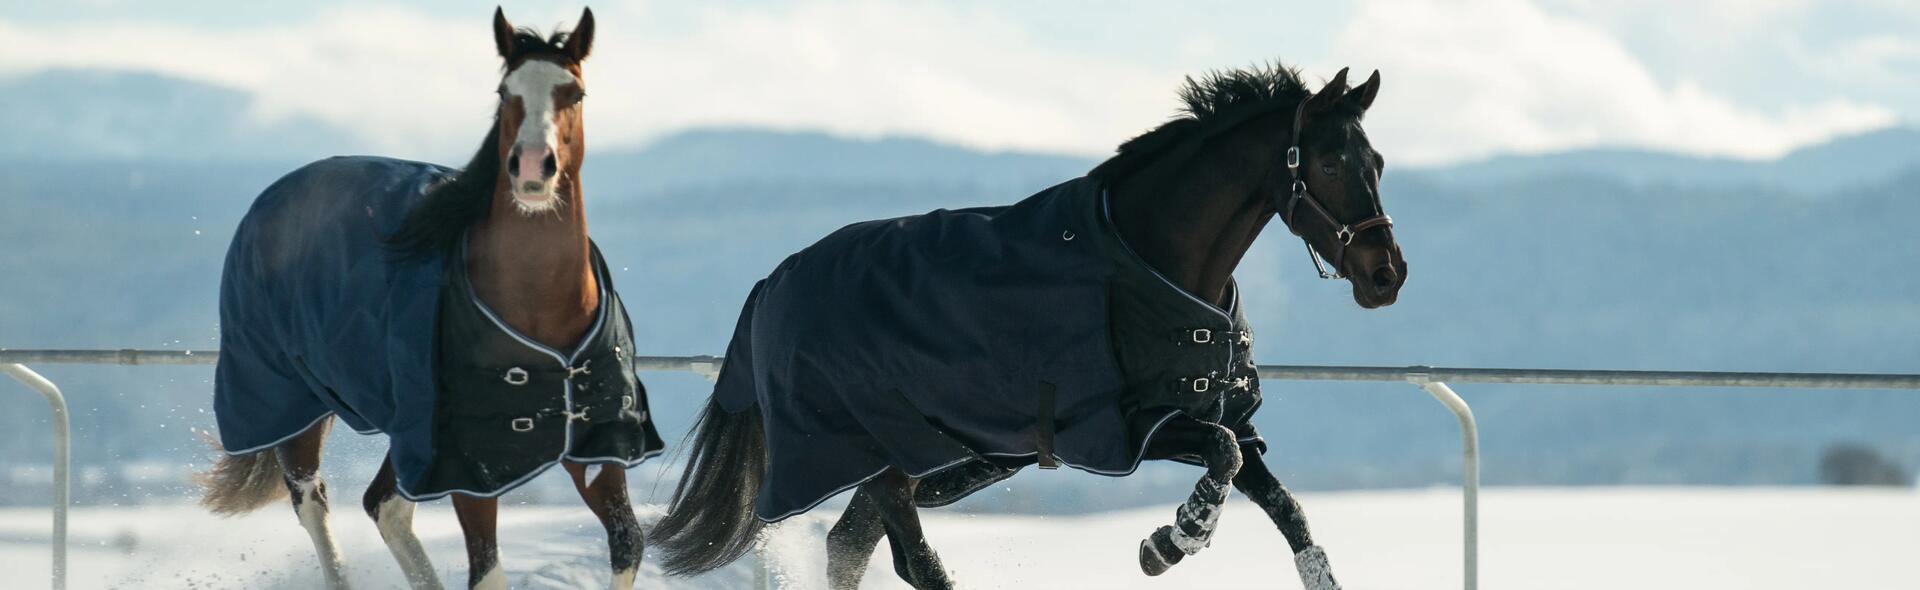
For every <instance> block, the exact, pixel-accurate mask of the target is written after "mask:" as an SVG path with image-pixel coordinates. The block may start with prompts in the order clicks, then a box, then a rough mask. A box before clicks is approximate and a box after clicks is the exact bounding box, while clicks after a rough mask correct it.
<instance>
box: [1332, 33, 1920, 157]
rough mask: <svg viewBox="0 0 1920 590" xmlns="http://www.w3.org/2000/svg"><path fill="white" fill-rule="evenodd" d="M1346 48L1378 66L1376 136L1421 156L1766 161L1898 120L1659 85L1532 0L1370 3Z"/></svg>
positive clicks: (1342, 47)
mask: <svg viewBox="0 0 1920 590" xmlns="http://www.w3.org/2000/svg"><path fill="white" fill-rule="evenodd" d="M1337 43H1338V45H1339V47H1338V50H1337V51H1336V54H1337V55H1340V56H1342V57H1348V58H1352V59H1353V60H1355V61H1356V62H1364V63H1368V64H1378V67H1379V68H1380V69H1381V70H1383V78H1384V80H1385V84H1383V91H1382V92H1381V95H1380V100H1379V102H1377V103H1376V104H1375V107H1374V111H1375V112H1374V113H1371V114H1370V115H1369V125H1368V128H1369V130H1371V131H1372V133H1373V135H1375V136H1376V141H1375V143H1377V144H1381V145H1386V146H1392V151H1393V152H1398V153H1402V154H1404V156H1405V158H1403V159H1407V160H1411V161H1415V162H1441V161H1448V160H1455V159H1459V158H1463V157H1472V156H1475V155H1484V154H1489V153H1494V152H1504V151H1516V150H1517V151H1546V150H1555V149H1565V148H1571V147H1582V146H1594V145H1636V146H1647V147H1655V148H1664V149H1672V150H1678V151H1685V152H1691V153H1697V154H1708V155H1723V156H1735V157H1753V158H1759V157H1769V156H1776V155H1779V154H1781V153H1783V152H1786V151H1788V150H1791V149H1792V148H1794V147H1798V146H1800V145H1804V144H1807V143H1811V142H1817V141H1820V140H1824V139H1827V138H1830V137H1832V136H1835V135H1838V134H1844V133H1848V132H1855V131H1861V130H1865V129H1871V128H1876V127H1881V126H1886V125H1889V124H1893V123H1895V122H1896V121H1897V120H1898V117H1897V115H1896V114H1895V113H1894V112H1892V111H1890V110H1888V109H1886V108H1884V107H1880V106H1877V105H1873V104H1866V103H1860V102H1856V101H1851V100H1847V99H1843V98H1831V99H1826V100H1820V101H1817V102H1814V103H1811V104H1801V105H1795V106H1790V107H1787V108H1785V109H1780V110H1777V111H1775V112H1763V111H1761V110H1758V109H1754V108H1750V107H1746V106H1742V105H1741V104H1738V103H1737V102H1735V101H1733V100H1731V99H1729V98H1727V97H1724V96H1719V95H1716V94H1714V93H1712V92H1710V91H1708V90H1706V89H1704V88H1702V87H1701V85H1700V84H1698V83H1696V82H1693V81H1690V80H1688V79H1686V78H1685V77H1682V78H1681V79H1680V80H1679V81H1678V82H1676V83H1668V84H1663V83H1661V82H1660V81H1659V80H1658V79H1656V77H1655V76H1654V75H1653V73H1652V72H1651V71H1650V70H1649V68H1648V67H1647V65H1646V64H1645V63H1643V62H1642V61H1641V59H1640V58H1639V57H1637V56H1635V55H1633V54H1632V53H1631V52H1629V51H1628V50H1627V49H1626V48H1625V47H1624V46H1623V45H1622V44H1621V43H1620V42H1619V41H1617V40H1616V39H1615V38H1613V37H1612V36H1610V35H1609V34H1608V33H1607V32H1606V31H1605V30H1603V29H1601V28H1599V27H1597V26H1594V25H1591V24H1586V23H1583V22H1577V21H1574V20H1571V19H1567V18H1561V17H1555V16H1552V15H1549V14H1547V13H1545V12H1543V11H1541V10H1539V9H1538V8H1537V7H1536V6H1534V5H1532V4H1530V3H1528V2H1525V1H1523V0H1460V1H1450V2H1425V3H1412V2H1381V1H1374V2H1366V3H1363V4H1362V6H1361V9H1360V10H1359V12H1358V13H1357V15H1356V17H1355V19H1354V21H1353V22H1352V23H1350V24H1349V25H1347V28H1346V31H1345V33H1344V34H1343V35H1341V37H1340V38H1339V41H1338V42H1337Z"/></svg>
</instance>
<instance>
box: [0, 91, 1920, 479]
mask: <svg viewBox="0 0 1920 590" xmlns="http://www.w3.org/2000/svg"><path fill="white" fill-rule="evenodd" d="M147 83H156V84H158V82H152V81H148V82H147ZM165 85H166V84H162V86H165ZM15 87H17V84H16V85H13V86H9V85H7V84H6V83H5V82H0V89H4V88H15ZM182 92H184V91H182ZM14 98H15V97H14V96H13V95H8V94H5V93H4V92H0V101H5V103H6V104H10V105H11V104H14V102H15V100H14ZM137 98H138V97H131V96H129V97H120V98H117V99H116V100H119V101H122V102H141V101H140V100H137ZM229 98H230V99H234V100H241V101H242V102H244V97H240V98H234V97H231V96H230V97H229ZM189 102H192V101H189ZM120 104H122V103H121V102H102V103H100V104H99V105H96V106H94V107H89V108H96V109H105V110H104V111H102V112H100V113H94V114H91V115H87V116H91V117H95V118H96V119H100V120H107V119H108V118H111V117H118V116H121V115H118V114H115V113H116V112H117V111H115V109H118V108H119V106H117V105H120ZM181 108H186V107H181ZM190 110H191V109H189V111H190ZM228 112H229V115H232V114H234V113H238V112H241V111H239V110H234V111H228ZM83 114H84V113H83ZM149 115H151V113H149ZM0 116H11V115H7V114H0ZM146 116H148V115H140V117H146ZM140 117H134V116H131V115H128V116H127V118H126V119H125V120H127V121H146V120H148V119H143V118H140ZM222 125H226V126H225V127H223V126H222ZM239 125H240V124H239V123H232V122H230V121H229V122H226V123H222V122H220V121H217V120H213V121H205V122H203V124H202V125H193V126H187V127H171V128H154V129H150V130H125V129H121V128H120V127H119V126H117V125H103V126H101V127H100V128H99V129H101V131H100V133H99V134H97V135H100V136H102V137H135V138H137V139H138V140H139V141H145V142H149V143H147V144H141V143H139V141H136V142H134V144H136V145H142V146H149V147H150V146H160V145H168V144H169V143H172V142H182V143H191V140H190V138H191V137H195V136H178V135H176V136H171V137H170V136H166V135H164V134H161V130H163V129H171V131H167V133H175V134H181V133H188V132H190V131H191V132H194V133H200V132H201V131H202V130H204V129H216V130H217V129H238V128H239V127H238V126H239ZM27 128H28V129H37V128H35V127H32V126H28V127H27ZM326 133H329V132H326V131H315V132H314V135H311V136H308V137H311V138H313V139H312V141H321V140H322V139H323V138H325V137H328V136H327V135H326ZM23 137H24V138H23ZM228 137H230V138H231V139H233V140H234V141H235V142H237V143H234V144H232V145H228V146H224V147H222V148H220V149H221V150H224V151H222V152H220V153H227V151H237V152H239V153H240V154H242V155H245V156H248V157H241V156H239V155H235V156H233V157H231V158H228V157H226V156H221V155H219V153H211V152H209V153H208V154H206V155H205V157H204V158H202V159H198V160H184V161H183V160H179V159H154V158H147V157H143V156H141V155H140V154H143V153H146V152H145V151H144V150H146V149H147V148H146V147H140V148H138V149H135V148H127V149H126V150H124V151H118V152H116V151H112V150H105V149H101V148H95V147H85V146H81V147H72V148H70V149H56V150H43V151H40V152H32V153H27V154H25V155H23V154H22V152H21V151H20V149H19V146H25V145H33V144H36V143H39V142H44V141H50V139H48V138H47V137H39V138H35V137H32V136H20V135H18V134H10V135H7V136H5V137H0V246H4V247H0V277H4V278H0V347H13V348H26V347H34V348H63V347H75V348H124V347H142V348H213V347H215V346H217V344H218V343H217V341H216V340H215V337H216V335H217V329H216V328H217V326H216V314H215V308H214V302H215V287H216V285H217V283H218V278H219V268H220V261H221V255H222V253H223V252H224V251H225V248H226V244H227V240H228V238H229V236H230V235H231V232H232V228H233V227H234V224H235V223H236V222H237V220H238V219H239V217H240V215H241V214H242V213H243V212H244V211H245V209H246V207H247V205H248V203H249V202H250V200H251V199H252V198H253V197H254V195H256V194H257V193H258V192H259V191H260V190H261V189H262V188H264V187H265V186H266V185H267V184H268V183H270V182H272V181H273V180H274V179H275V178H277V177H278V176H279V175H281V174H284V173H285V172H287V171H289V170H291V169H293V168H294V167H295V166H297V165H299V164H301V163H304V162H305V161H307V160H311V159H316V158H318V157H321V156H325V155H331V154H332V152H330V151H326V150H325V149H324V148H314V149H312V151H307V152H300V153H297V154H287V152H286V151H284V150H291V149H294V148H292V147H285V148H283V150H282V151H267V150H266V148H265V147H263V146H262V145H259V144H250V143H246V142H247V141H250V140H249V139H248V138H247V137H246V136H245V134H244V133H239V132H237V131H236V132H234V134H230V135H229V136H228ZM115 141H118V140H115ZM102 142H103V143H100V144H99V145H120V144H118V143H114V142H107V141H105V140H102ZM343 143H347V142H343ZM294 145H298V144H288V146H294ZM116 149H117V148H116ZM269 156H270V157H269ZM447 163H448V164H459V162H447ZM1094 163H1095V160H1094V159H1093V158H1087V157H1073V156H1058V155H1036V154H1020V153H997V154H989V153H980V152H975V151H970V150H966V149H963V148H957V147H952V146H946V145H941V144H938V143H934V142H928V141H922V140H915V139H900V138H895V139H882V140H849V139H842V138H835V137H831V136H827V135H822V134H817V133H798V132H773V131H762V130H752V129H726V130H696V131H689V132H686V133H682V134H678V135H674V136H671V137H667V138H663V139H661V140H659V141H657V142H654V143H652V144H649V145H646V146H641V147H637V148H633V149H625V150H619V149H615V150H600V151H594V152H593V153H591V154H590V155H589V156H588V165H587V166H588V168H587V170H586V171H585V172H583V176H584V177H585V181H586V183H587V186H588V199H589V200H588V207H589V210H590V211H591V216H592V222H591V225H592V228H593V232H594V235H595V239H596V241H597V242H599V244H600V245H601V247H602V249H603V250H604V251H605V252H606V253H607V256H608V258H609V260H610V261H611V263H612V266H613V268H614V269H615V272H616V273H617V274H616V279H617V280H618V281H619V284H620V285H621V289H622V295H623V297H624V298H625V299H626V300H627V303H628V305H629V309H630V312H631V314H632V316H633V321H634V324H635V327H636V339H637V342H636V344H637V345H638V346H639V347H640V349H641V350H642V351H643V352H645V353H651V354H702V353H718V352H719V351H720V350H721V349H722V348H723V347H724V345H725V344H726V338H727V337H728V336H729V335H730V333H731V326H732V325H733V321H734V319H735V314H737V313H738V311H739V304H740V300H741V298H742V297H743V296H744V295H745V293H746V290H747V288H748V287H749V286H750V285H752V283H753V282H754V281H755V280H757V279H758V278H760V277H762V276H764V275H765V274H766V272H767V271H768V270H770V269H771V268H772V267H773V266H774V264H776V263H777V262H778V261H779V260H780V259H781V258H783V257H785V256H786V255H787V254H788V253H790V252H792V251H794V250H796V249H798V248H800V247H803V246H805V245H806V244H808V243H810V242H812V241H813V240H815V239H817V238H818V237H820V236H821V235H824V234H825V233H827V232H829V231H831V230H833V229H834V228H837V227H840V226H842V225H845V224H846V223H849V222H852V221H857V220H862V219H871V218H876V217H885V216H893V215H902V214H910V213H918V212H924V211H927V210H930V209H933V208H936V207H958V206H970V205H982V204H996V203H1009V202H1012V201H1014V200H1017V199H1019V198H1022V197H1024V196H1026V195H1028V194H1030V193H1032V192H1034V191H1036V190H1039V189H1041V188H1044V187H1046V186H1048V185H1051V184H1053V183H1055V182H1058V181H1060V180H1065V179H1067V178H1071V177H1074V176H1078V175H1080V174H1082V173H1084V172H1085V171H1086V170H1087V169H1088V168H1090V167H1091V166H1092V165H1093V164H1094ZM1916 186H1920V133H1916V132H1915V131H1913V130H1908V129H1896V130H1888V131H1882V132H1876V133H1872V134H1867V135H1863V136H1857V137H1851V138H1842V139H1839V140H1835V141H1834V142H1831V143H1828V144H1824V145H1820V146H1813V147H1809V148H1806V149H1803V150H1800V151H1798V152H1795V153H1794V154H1791V155H1788V156H1786V157H1785V158H1782V159H1780V160H1778V161H1773V162H1733V161H1724V160H1705V159H1700V158H1692V157H1686V156H1675V155H1669V154H1658V153H1651V152H1618V151H1614V152H1608V151H1581V152H1570V153H1564V154H1550V155H1539V156H1524V157H1503V158H1495V159H1491V160H1488V161H1485V162H1479V163H1474V164H1469V165H1464V166H1458V167H1449V168H1440V169H1424V170H1411V169H1406V168H1395V169H1392V170H1390V171H1389V172H1388V177H1387V179H1386V180H1385V183H1384V188H1385V194H1384V197H1385V202H1386V206H1387V209H1388V211H1389V212H1390V213H1391V214H1392V215H1393V216H1394V219H1395V221H1396V224H1397V225H1396V228H1395V232H1396V235H1397V236H1398V237H1399V239H1400V241H1401V244H1402V245H1403V246H1404V247H1405V248H1406V250H1407V256H1408V257H1409V259H1410V261H1411V266H1412V268H1411V273H1410V279H1409V282H1408V285H1407V287H1406V290H1405V291H1404V292H1403V295H1402V297H1401V301H1400V303H1399V304H1397V305H1395V306H1393V307H1391V308H1387V309H1384V310H1378V311H1371V312H1369V311H1363V310H1360V309H1357V308H1356V307H1355V306H1354V305H1353V303H1352V302H1351V300H1350V298H1349V297H1348V295H1347V289H1346V288H1345V287H1344V286H1339V285H1330V284H1326V283H1323V282H1320V281H1318V280H1316V279H1314V278H1313V277H1312V273H1311V270H1310V269H1309V268H1307V267H1306V266H1305V265H1306V261H1305V260H1302V259H1301V254H1300V252H1299V246H1298V244H1297V243H1295V242H1291V241H1289V240H1288V239H1287V236H1286V235H1285V234H1284V232H1279V231H1277V230H1276V231H1275V232H1270V233H1269V236H1268V237H1266V238H1265V239H1263V240H1262V241H1261V242H1260V243H1259V244H1257V245H1256V247H1255V248H1254V250H1253V251H1252V252H1250V253H1249V256H1248V257H1247V259H1246V260H1245V261H1244V262H1243V263H1242V265H1241V268H1240V270H1239V272H1238V273H1237V275H1238V277H1239V280H1240V282H1241V284H1242V286H1243V288H1244V290H1245V293H1246V305H1247V307H1248V310H1249V315H1250V316H1251V317H1252V320H1253V323H1254V325H1255V326H1256V327H1257V330H1258V331H1259V334H1260V337H1261V338H1260V343H1259V350H1258V356H1259V359H1260V360H1261V361H1262V362H1271V363H1288V364H1367V365H1409V364H1431V365H1447V366H1494V367H1499V366H1539V367H1569V368H1629V369H1635V368H1638V369H1708V370H1795V371H1864V372H1920V356H1916V354H1915V351H1920V295H1916V294H1920V273H1912V272H1908V270H1910V269H1914V268H1920V237H1916V236H1920V234H1916V233H1915V232H1914V231H1913V230H1912V229H1911V228H1910V227H1909V223H1908V222H1909V220H1913V219H1920V191H1916V189H1915V188H1914V187H1916ZM44 371H45V372H46V373H48V374H49V375H51V376H53V377H54V378H55V379H57V380H59V381H60V383H61V384H62V385H63V386H64V387H65V388H66V390H67V392H68V395H69V396H71V398H72V399H73V400H74V401H73V404H74V407H75V413H74V416H75V430H76V432H77V433H79V438H78V439H77V447H76V457H77V459H76V460H77V462H78V464H79V465H82V466H85V465H110V464H113V463H115V462H129V461H143V462H147V463H160V464H178V465H185V464H186V463H187V462H189V461H191V460H194V459H195V458H197V457H199V456H200V455H201V454H202V451H201V447H200V443H199V442H198V441H197V440H196V439H195V437H194V436H192V435H190V434H189V433H188V432H186V431H187V430H188V429H190V428H208V427H210V426H211V424H212V420H211V415H210V414H209V413H208V412H209V409H208V407H207V402H208V398H209V396H210V392H211V386H210V383H209V380H210V379H211V372H210V371H206V370H204V369H193V368H185V369H183V368H170V367H131V368H119V367H112V368H95V367H72V366H57V367H45V368H44ZM645 378H646V379H647V382H648V385H649V389H650V390H651V392H652V395H653V398H654V400H655V402H654V403H655V415H656V416H658V418H659V420H660V421H661V423H662V426H663V434H665V435H666V436H667V437H668V438H669V439H670V440H677V437H678V436H679V435H680V433H681V432H682V431H683V430H684V428H685V427H686V426H687V423H688V421H689V420H690V419H691V416H692V415H693V413H694V412H695V410H696V409H697V408H698V407H699V405H700V404H701V403H702V400H703V399H704V397H705V395H706V393H707V388H708V385H707V384H706V383H705V382H704V381H702V380H700V379H699V378H697V377H693V376H689V375H679V374H648V375H646V376H645ZM4 387H5V386H4V385H0V388H4ZM1265 389H1266V392H1267V395H1268V396H1269V397H1268V403H1267V405H1266V406H1265V407H1264V409H1263V410H1262V414H1261V416H1260V418H1259V419H1258V424H1259V426H1260V428H1261V430H1262V431H1263V432H1264V433H1265V434H1266V436H1267V437H1268V439H1269V441H1270V443H1271V446H1272V451H1271V452H1270V453H1269V457H1270V459H1269V461H1270V462H1271V463H1272V464H1273V465H1274V466H1275V469H1276V471H1277V472H1279V473H1281V474H1282V476H1283V477H1284V478H1286V479H1287V480H1288V481H1289V483H1290V484H1292V485H1295V486H1297V487H1303V488H1351V487H1389V486H1422V485H1434V484H1447V483H1449V482H1451V481H1454V478H1456V477H1457V475H1458V456H1457V444H1458V439H1457V434H1455V433H1454V432H1453V428H1454V426H1453V422H1452V420H1451V419H1450V418H1449V417H1447V415H1446V414H1445V412H1444V411H1443V410H1441V409H1440V408H1439V407H1438V406H1436V405H1434V404H1433V403H1432V401H1431V400H1427V399H1425V397H1424V395H1423V394H1421V393H1419V392H1418V391H1417V390H1415V389H1413V388H1411V387H1409V386H1406V385H1404V384H1339V383H1299V382H1269V383H1267V384H1266V385H1265ZM1460 390H1461V393H1462V394H1463V395H1465V396H1466V397H1467V398H1468V399H1469V400H1470V401H1471V402H1472V403H1473V404H1474V408H1475V411H1476V413H1477V414H1478V415H1479V417H1480V420H1481V428H1482V436H1483V440H1484V445H1485V447H1484V453H1485V455H1486V458H1487V461H1488V464H1487V465H1488V466H1487V470H1486V479H1487V481H1488V482H1489V483H1491V484H1496V485H1497V484H1530V485H1585V484H1623V483H1631V484H1649V483H1655V484H1658V483H1685V484H1783V483H1785V484H1793V483H1810V482H1813V481H1815V478H1816V474H1817V471H1816V464H1817V462H1818V457H1819V454H1820V452H1821V451H1822V450H1823V449H1825V448H1827V447H1829V446H1831V445H1834V444H1837V443H1842V442H1858V443H1863V444H1866V445H1868V446H1870V447H1872V448H1874V449H1877V450H1878V451H1880V452H1882V453H1884V454H1886V455H1887V456H1888V457H1890V458H1892V459H1893V460H1894V461H1896V462H1898V463H1901V464H1903V465H1905V466H1907V467H1908V468H1909V469H1910V470H1911V469H1912V468H1913V467H1915V466H1920V425H1916V423H1915V421H1914V417H1915V416H1920V396H1914V395H1912V394H1911V393H1888V392H1834V391H1764V392H1753V391H1741V392H1734V391H1724V390H1707V391H1699V390H1692V391H1676V390H1660V389H1641V388H1571V387H1527V386H1505V387H1498V386H1462V387H1460ZM16 403H17V404H22V405H21V406H18V407H21V408H23V407H26V406H27V405H29V404H28V400H25V399H12V400H11V401H9V396H6V395H0V408H6V407H10V406H7V405H6V404H16ZM42 420H43V418H41V417H40V414H39V413H38V409H37V408H35V409H34V411H20V410H17V409H16V410H0V456H4V457H7V458H8V461H10V462H11V461H27V462H31V461H34V460H35V459H33V458H36V457H42V456H45V453H46V452H47V447H46V439H45V428H46V427H45V425H44V424H42ZM345 436H349V437H350V436H352V435H351V434H348V435H345ZM343 448H348V449H358V451H355V452H358V453H360V454H359V455H355V456H354V460H353V461H349V463H351V464H355V465H358V464H363V463H365V464H374V463H377V461H373V460H371V459H370V458H369V457H367V456H366V455H370V454H372V453H376V452H377V451H378V447H377V445H376V444H374V443H371V442H357V443H353V444H349V445H346V446H344V447H343ZM646 471H647V472H648V473H658V472H660V470H658V469H655V468H651V467H649V468H647V469H646ZM1191 475H1192V474H1191V473H1188V472H1187V471H1182V470H1180V469H1179V468H1171V467H1170V468H1164V469H1152V470H1148V471H1146V472H1143V473H1141V474H1138V475H1135V476H1133V477H1129V478H1126V479H1124V480H1122V481H1121V482H1110V481H1107V480H1105V479H1102V478H1093V477H1066V476H1055V475H1052V474H1039V475H1032V474H1030V475H1028V476H1024V477H1022V478H1016V479H1014V480H1011V481H1010V482H1009V484H1008V485H1009V486H1010V487H1012V488H1014V489H1015V490H1016V491H1018V490H1028V491H1029V492H1028V493H1025V494H1020V493H1010V494H1003V493H1000V492H996V493H995V495H993V496H991V497H989V499H987V500H983V501H982V502H983V504H982V505H989V506H999V507H1011V508H1018V509H1023V510H1084V509H1093V508H1103V507H1113V506H1121V505H1130V504H1138V503H1142V502H1165V501H1177V498H1179V497H1183V495H1184V493H1185V492H1184V491H1182V488H1185V487H1190V486H1191V484H1192V477H1191ZM7 481H8V480H5V479H0V501H5V498H7V497H25V496H21V495H19V494H9V493H6V491H5V488H6V486H7V485H9V484H8V483H7ZM349 485H358V482H354V483H353V484H349ZM96 491H97V492H98V493H102V494H113V493H127V491H126V490H124V489H122V490H118V491H115V490H114V489H111V488H101V489H100V490H96ZM1037 492H1044V493H1037ZM33 497H38V496H33Z"/></svg>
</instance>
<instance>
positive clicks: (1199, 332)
mask: <svg viewBox="0 0 1920 590" xmlns="http://www.w3.org/2000/svg"><path fill="white" fill-rule="evenodd" d="M1209 342H1213V330H1209V329H1206V328H1199V329H1195V330H1194V331H1193V343H1194V344H1206V343H1209Z"/></svg>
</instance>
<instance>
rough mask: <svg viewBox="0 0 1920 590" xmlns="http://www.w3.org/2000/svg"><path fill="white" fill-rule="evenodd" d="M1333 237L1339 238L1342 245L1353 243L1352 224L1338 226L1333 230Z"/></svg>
mask: <svg viewBox="0 0 1920 590" xmlns="http://www.w3.org/2000/svg"><path fill="white" fill-rule="evenodd" d="M1333 239H1336V240H1340V245H1342V246H1351V245H1353V226H1349V225H1342V226H1340V229H1337V230H1334V232H1333Z"/></svg>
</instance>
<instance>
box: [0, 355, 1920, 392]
mask: <svg viewBox="0 0 1920 590" xmlns="http://www.w3.org/2000/svg"><path fill="white" fill-rule="evenodd" d="M219 358H220V353H219V352H217V351H212V350H131V349H123V350H0V364H5V363H18V364H93V365H211V364H213V363H214V362H215V361H217V360H218V359H219ZM724 361H725V359H722V358H720V357H716V356H710V355H698V356H637V357H634V362H635V365H634V368H636V369H638V370H641V371H688V372H693V373H700V374H702V375H707V376H708V377H711V376H713V375H714V374H717V373H718V371H719V369H720V364H721V363H722V362H724ZM1260 378H1261V379H1286V380H1296V381H1302V380H1304V381H1416V382H1418V381H1445V382H1449V383H1532V384H1545V385H1639V386H1647V387H1785V388H1804V389H1920V375H1912V374H1894V373H1888V374H1874V373H1752V372H1732V371H1616V370H1585V369H1470V368H1456V367H1425V366H1412V367H1355V366H1313V365H1260Z"/></svg>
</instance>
